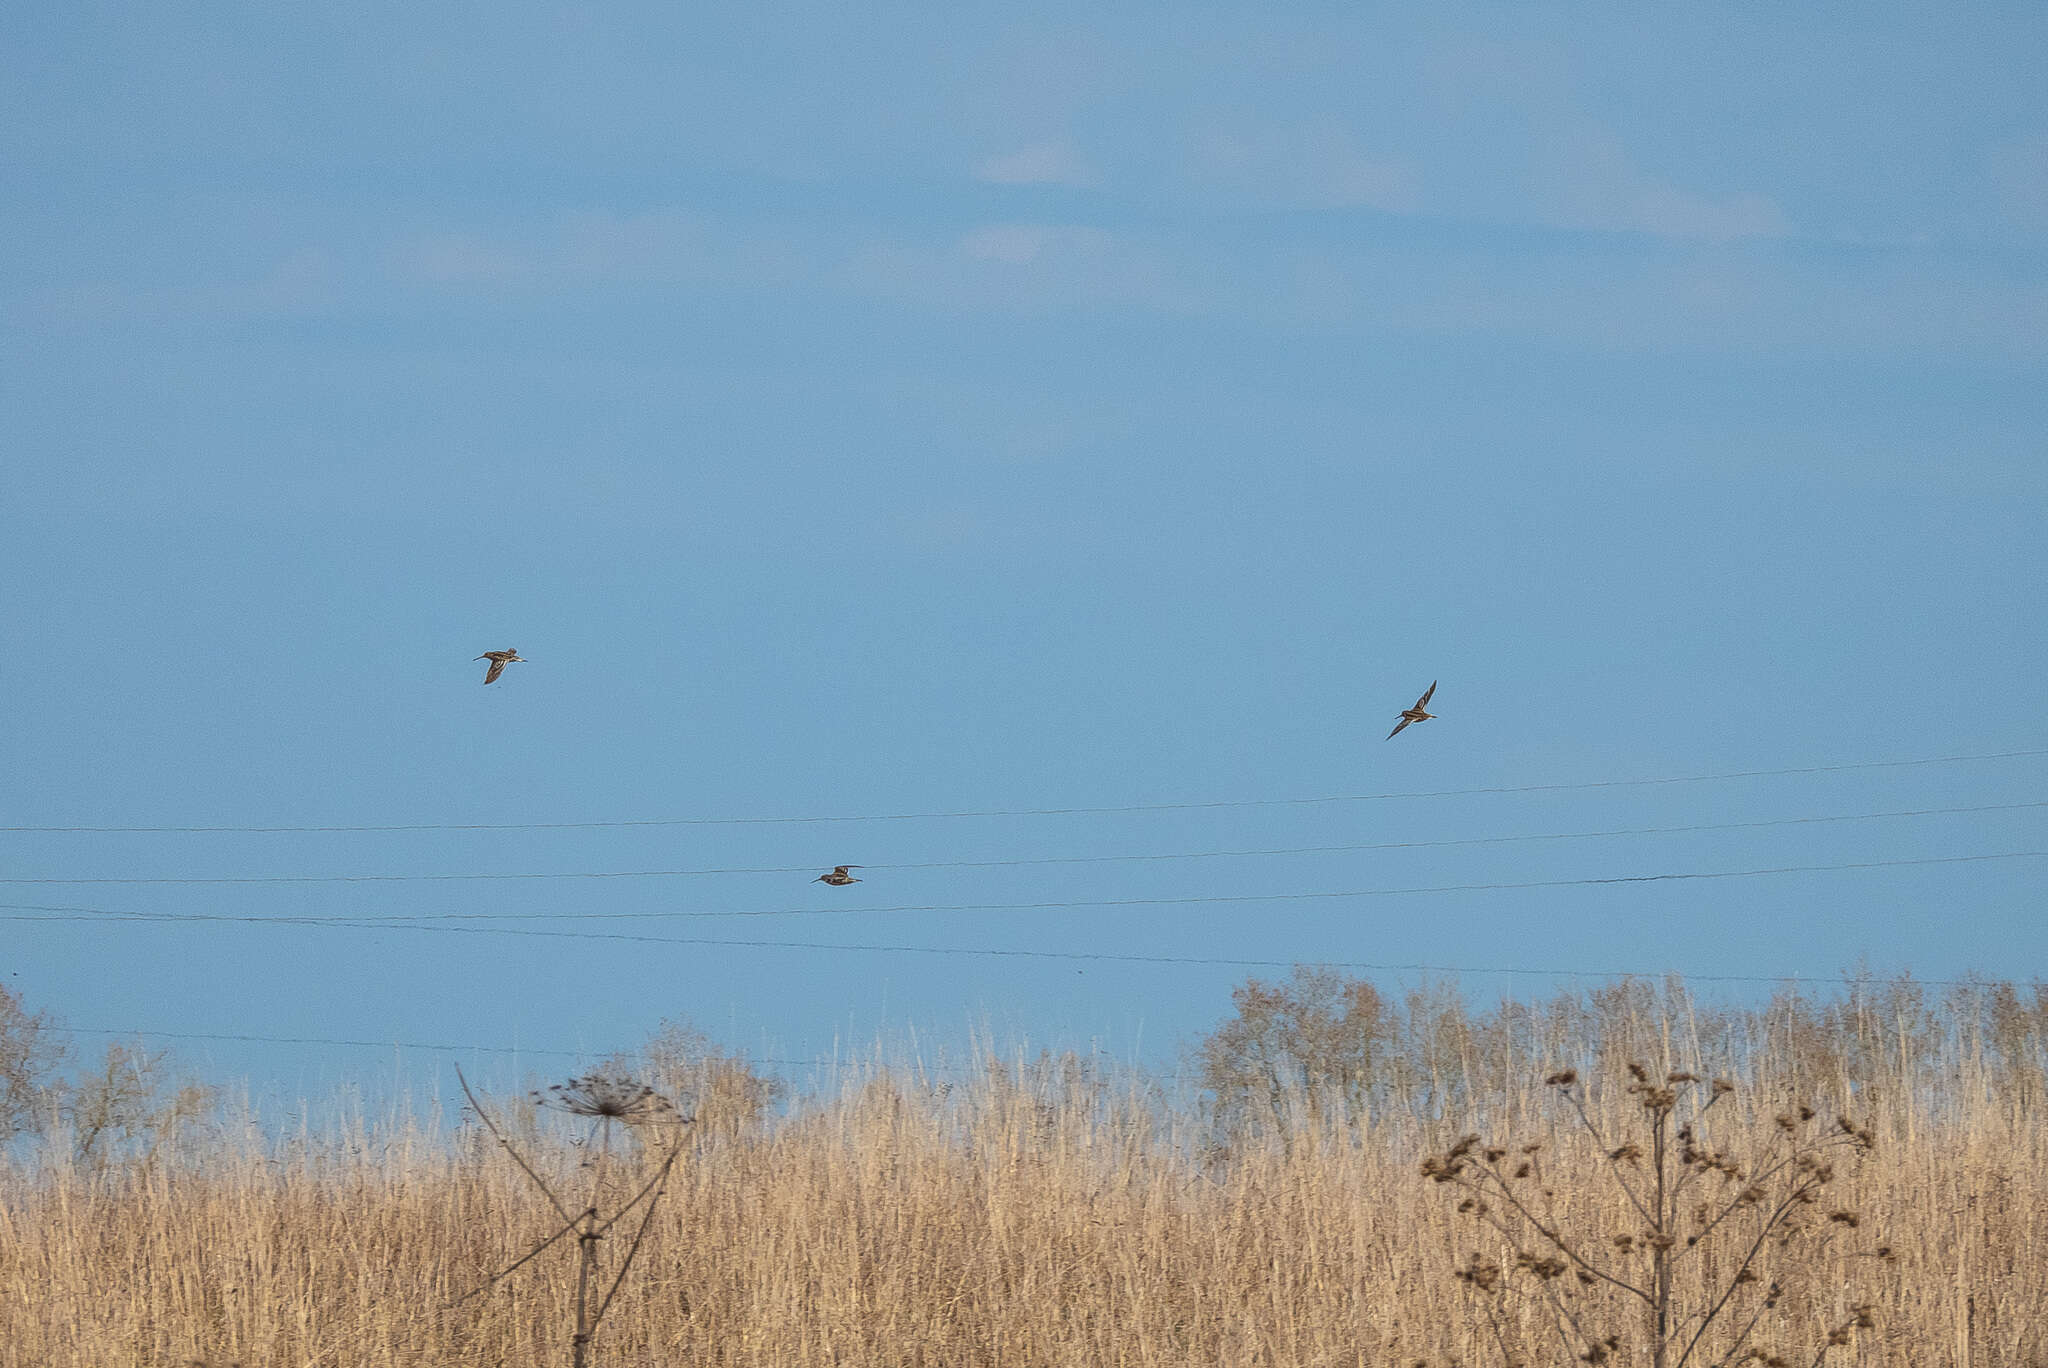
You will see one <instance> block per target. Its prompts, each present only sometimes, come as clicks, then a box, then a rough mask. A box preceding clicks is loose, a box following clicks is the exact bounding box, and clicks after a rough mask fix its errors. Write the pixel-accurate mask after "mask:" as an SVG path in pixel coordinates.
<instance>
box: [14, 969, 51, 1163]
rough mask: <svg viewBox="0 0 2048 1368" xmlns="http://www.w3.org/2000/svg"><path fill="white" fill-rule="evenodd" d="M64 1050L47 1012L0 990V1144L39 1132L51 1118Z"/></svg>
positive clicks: (17, 996)
mask: <svg viewBox="0 0 2048 1368" xmlns="http://www.w3.org/2000/svg"><path fill="white" fill-rule="evenodd" d="M63 1059H64V1046H63V1042H62V1041H61V1040H60V1039H59V1037H58V1035H57V1031H56V1028H55V1026H54V1025H53V1024H52V1023H51V1021H50V1016H49V1013H47V1012H30V1011H29V1010H28V1008H27V1006H25V1005H24V1004H23V1002H22V1000H21V997H20V995H19V994H17V993H15V992H14V991H13V990H11V989H9V988H6V987H4V986H0V1141H6V1140H9V1139H12V1138H13V1137H14V1136H17V1135H20V1134H21V1133H22V1132H24V1131H27V1130H32V1129H35V1128H36V1127H37V1126H38V1125H39V1124H40V1123H41V1120H42V1118H44V1117H46V1116H47V1115H49V1114H50V1109H51V1103H52V1101H53V1100H54V1098H55V1093H56V1083H55V1081H54V1075H55V1073H56V1070H57V1066H58V1065H59V1064H61V1063H62V1062H63Z"/></svg>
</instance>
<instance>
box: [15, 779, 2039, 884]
mask: <svg viewBox="0 0 2048 1368" xmlns="http://www.w3.org/2000/svg"><path fill="white" fill-rule="evenodd" d="M2044 807H2048V800H2044V801H2033V802H2025V803H1988V804H1981V805H1978V806H1974V807H1944V808H1912V809H1906V810H1901V811H1894V812H1853V813H1846V814H1843V815H1841V816H1830V817H1775V818H1768V819H1765V820H1762V821H1753V822H1698V823H1693V824H1691V825H1687V826H1662V827H1622V828H1618V829H1614V830H1609V831H1554V832H1539V833H1533V834H1529V835H1522V836H1474V837H1461V838H1455V839H1446V840H1434V841H1381V842H1375V843H1372V844H1364V845H1330V846H1288V847H1283V848H1278V849H1265V850H1191V851H1177V852H1171V853H1166V854H1145V855H1053V856H1037V857H1031V858H1022V859H1006V860H925V861H918V862H914V863H904V864H871V865H867V866H866V868H867V869H870V870H882V869H898V870H900V869H1014V868H1019V867H1023V866H1029V865H1083V864H1120V863H1133V862H1156V861H1169V860H1216V859H1236V858H1243V857H1254V856H1270V855H1336V854H1351V853H1360V852H1366V851H1376V850H1430V849H1437V848H1442V847H1451V846H1486V845H1513V844H1518V843H1524V842H1531V841H1592V840H1603V839H1609V838H1614V837H1622V836H1672V835H1681V834H1685V833H1692V832H1705V831H1753V830H1757V829H1760V828H1764V827H1781V826H1815V825H1825V824H1829V823H1838V822H1868V821H1876V820H1880V819H1890V818H1900V817H1941V816H1953V815H1957V814H1962V813H1980V812H2018V811H2024V810H2027V809H2033V808H2044ZM816 868H817V866H816V865H753V866H740V867H733V868H724V869H606V870H567V871H560V872H537V873H528V872H518V873H510V874H506V873H477V874H260V875H206V876H199V877H191V878H185V877H166V876H159V875H148V876H136V877H128V878H121V877H100V878H0V884H44V885H51V884H58V885H78V884H122V885H127V884H217V885H233V884H330V883H463V882H503V881H518V880H529V879H675V878H690V877H697V876H703V875H717V874H806V873H809V872H810V871H812V870H813V869H816Z"/></svg>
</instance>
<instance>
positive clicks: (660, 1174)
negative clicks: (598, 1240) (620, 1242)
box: [597, 1137, 683, 1235]
mask: <svg viewBox="0 0 2048 1368" xmlns="http://www.w3.org/2000/svg"><path fill="white" fill-rule="evenodd" d="M682 1144H683V1142H682V1140H681V1138H680V1137H679V1138H678V1139H677V1140H676V1143H675V1146H674V1147H673V1148H672V1149H670V1150H669V1157H668V1158H666V1159H664V1160H663V1161H662V1164H661V1168H660V1169H659V1170H658V1171H657V1172H656V1173H655V1175H654V1176H653V1177H652V1178H649V1179H648V1180H647V1183H646V1185H645V1186H644V1187H642V1188H641V1189H640V1191H639V1192H638V1193H636V1194H635V1195H634V1197H633V1200H632V1201H630V1202H628V1203H626V1204H625V1205H624V1206H622V1207H620V1208H619V1209H618V1210H617V1211H614V1212H613V1213H612V1215H611V1219H610V1220H608V1221H606V1222H605V1223H604V1224H603V1225H601V1226H599V1227H598V1228H597V1233H598V1234H600V1235H602V1234H604V1233H605V1232H606V1231H608V1230H610V1229H611V1228H612V1227H613V1226H615V1225H617V1224H618V1223H619V1221H620V1220H621V1219H622V1218H623V1217H624V1216H625V1215H626V1214H627V1213H628V1212H630V1211H631V1210H632V1209H633V1208H634V1207H636V1206H639V1205H640V1199H641V1198H643V1197H645V1196H646V1195H647V1194H648V1193H650V1192H652V1191H653V1190H654V1185H655V1184H656V1183H659V1182H661V1181H662V1180H663V1179H664V1178H666V1177H668V1170H669V1165H671V1164H673V1163H675V1161H676V1155H678V1154H679V1153H681V1151H682Z"/></svg>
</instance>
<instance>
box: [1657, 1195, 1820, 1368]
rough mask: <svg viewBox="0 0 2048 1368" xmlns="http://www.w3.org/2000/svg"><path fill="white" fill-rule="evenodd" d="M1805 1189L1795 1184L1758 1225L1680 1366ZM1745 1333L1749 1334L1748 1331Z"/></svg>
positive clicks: (1680, 1357) (1694, 1335) (1679, 1363)
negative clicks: (1754, 1235)
mask: <svg viewBox="0 0 2048 1368" xmlns="http://www.w3.org/2000/svg"><path fill="white" fill-rule="evenodd" d="M1804 1191H1806V1188H1805V1187H1804V1186H1797V1185H1795V1186H1794V1187H1793V1188H1792V1190H1791V1191H1790V1192H1788V1193H1786V1194H1785V1198H1784V1200H1783V1201H1781V1202H1779V1203H1778V1205H1777V1206H1776V1208H1774V1209H1773V1210H1772V1211H1771V1213H1770V1214H1769V1215H1768V1216H1766V1217H1765V1218H1764V1221H1763V1224H1762V1225H1760V1226H1758V1227H1757V1232H1756V1238H1755V1239H1754V1240H1752V1241H1750V1245H1749V1249H1748V1250H1747V1251H1746V1252H1745V1253H1744V1254H1743V1256H1742V1262H1741V1263H1739V1264H1737V1265H1736V1266H1735V1272H1734V1274H1732V1275H1730V1277H1729V1279H1728V1286H1726V1287H1725V1288H1723V1289H1722V1290H1721V1295H1720V1296H1719V1297H1717V1298H1716V1299H1715V1301H1714V1304H1713V1306H1712V1307H1711V1308H1710V1309H1709V1310H1708V1311H1707V1314H1706V1315H1705V1316H1703V1317H1701V1318H1700V1328H1699V1329H1697V1330H1695V1331H1693V1332H1692V1338H1691V1339H1690V1340H1687V1341H1686V1345H1685V1352H1684V1353H1682V1354H1680V1355H1679V1356H1678V1368H1685V1362H1686V1360H1687V1359H1689V1358H1691V1357H1692V1351H1693V1350H1694V1349H1695V1348H1696V1347H1698V1345H1699V1342H1700V1336H1702V1335H1704V1334H1706V1333H1707V1327H1708V1326H1710V1325H1712V1324H1713V1323H1714V1317H1716V1316H1718V1315H1720V1314H1721V1308H1722V1307H1724V1306H1726V1305H1727V1304H1728V1299H1729V1298H1730V1297H1732V1296H1734V1295H1735V1289H1736V1288H1738V1287H1740V1286H1741V1285H1742V1284H1741V1283H1740V1282H1738V1281H1736V1279H1737V1278H1739V1277H1740V1276H1741V1274H1742V1271H1743V1270H1744V1269H1746V1268H1748V1267H1749V1266H1750V1264H1752V1263H1754V1262H1755V1261H1756V1256H1757V1255H1758V1254H1759V1253H1761V1252H1762V1250H1763V1247H1764V1244H1765V1242H1766V1241H1768V1240H1769V1239H1770V1238H1771V1232H1772V1231H1773V1230H1776V1229H1777V1228H1778V1225H1779V1224H1780V1223H1781V1222H1782V1221H1783V1220H1784V1219H1785V1215H1786V1213H1787V1212H1789V1211H1791V1210H1792V1208H1793V1207H1794V1206H1796V1205H1797V1204H1798V1202H1799V1194H1800V1193H1802V1192H1804ZM1744 1333H1745V1334H1747V1332H1746V1331H1745V1332H1744Z"/></svg>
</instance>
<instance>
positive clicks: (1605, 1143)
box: [1422, 1062, 1890, 1368]
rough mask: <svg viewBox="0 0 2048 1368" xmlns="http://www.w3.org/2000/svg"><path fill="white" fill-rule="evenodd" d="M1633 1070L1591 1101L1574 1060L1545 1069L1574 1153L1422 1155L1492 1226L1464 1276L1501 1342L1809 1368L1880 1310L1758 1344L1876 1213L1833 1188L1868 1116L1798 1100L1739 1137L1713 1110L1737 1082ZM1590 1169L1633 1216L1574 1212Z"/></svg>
mask: <svg viewBox="0 0 2048 1368" xmlns="http://www.w3.org/2000/svg"><path fill="white" fill-rule="evenodd" d="M1625 1068H1626V1073H1627V1081H1626V1082H1625V1083H1622V1084H1621V1085H1620V1088H1621V1092H1622V1095H1623V1097H1624V1098H1625V1099H1626V1101H1625V1102H1624V1103H1623V1104H1622V1105H1620V1106H1610V1107H1608V1108H1607V1109H1606V1111H1605V1113H1604V1114H1603V1115H1601V1116H1597V1117H1596V1115H1595V1113H1594V1111H1593V1110H1592V1109H1591V1108H1589V1106H1588V1100H1587V1088H1586V1085H1585V1083H1584V1082H1583V1081H1582V1080H1581V1078H1580V1076H1579V1073H1578V1071H1577V1070H1576V1069H1563V1070H1559V1071H1557V1072H1555V1073H1552V1074H1551V1075H1549V1076H1548V1077H1547V1078H1546V1079H1545V1080H1544V1082H1545V1084H1546V1085H1547V1086H1548V1087H1549V1088H1550V1089H1551V1090H1552V1091H1553V1093H1554V1094H1555V1095H1556V1097H1557V1098H1558V1099H1559V1101H1560V1102H1561V1104H1562V1105H1564V1106H1565V1107H1566V1108H1568V1109H1569V1114H1570V1117H1571V1118H1572V1120H1574V1121H1575V1122H1576V1131H1577V1138H1578V1140H1579V1141H1580V1143H1579V1145H1578V1146H1577V1147H1576V1149H1575V1150H1573V1151H1564V1150H1561V1149H1560V1148H1559V1147H1552V1146H1549V1145H1547V1144H1546V1143H1545V1142H1544V1141H1542V1140H1535V1141H1528V1142H1524V1143H1515V1144H1494V1143H1488V1142H1485V1141H1482V1140H1481V1138H1480V1137H1479V1136H1478V1135H1477V1134H1476V1133H1474V1134H1467V1135H1464V1136H1462V1137H1460V1138H1459V1139H1458V1140H1457V1141H1456V1142H1455V1143H1453V1144H1452V1145H1450V1146H1449V1147H1448V1148H1446V1149H1444V1150H1442V1151H1440V1152H1438V1153H1435V1154H1432V1155H1430V1156H1429V1157H1427V1158H1426V1159H1424V1160H1423V1162H1422V1173H1423V1176H1424V1177H1426V1178H1428V1179H1429V1180H1430V1181H1431V1182H1432V1183H1434V1184H1437V1185H1439V1186H1441V1187H1443V1188H1444V1189H1446V1190H1447V1191H1448V1193H1449V1194H1450V1195H1451V1196H1452V1197H1453V1198H1455V1206H1456V1210H1457V1212H1458V1213H1459V1214H1460V1215H1461V1216H1463V1217H1466V1218H1467V1219H1468V1220H1470V1221H1471V1222H1472V1223H1474V1224H1476V1225H1477V1226H1478V1227H1480V1229H1481V1230H1483V1231H1485V1232H1488V1233H1489V1235H1490V1236H1491V1237H1492V1238H1491V1239H1490V1240H1488V1241H1487V1244H1488V1246H1489V1247H1488V1248H1486V1249H1477V1250H1473V1251H1471V1252H1470V1253H1469V1254H1468V1256H1467V1258H1466V1261H1465V1263H1464V1265H1463V1266H1462V1267H1460V1268H1458V1269H1457V1271H1456V1272H1455V1274H1454V1276H1455V1277H1456V1278H1457V1279H1458V1280H1459V1281H1460V1282H1462V1283H1464V1284H1465V1285H1466V1286H1467V1287H1468V1288H1470V1289H1471V1290H1472V1291H1473V1292H1474V1293H1475V1294H1476V1295H1477V1296H1478V1297H1479V1298H1480V1300H1481V1303H1482V1306H1483V1308H1484V1310H1485V1313H1486V1317H1487V1321H1488V1324H1489V1325H1490V1327H1491V1330H1492V1334H1493V1339H1494V1342H1495V1347H1496V1348H1497V1350H1498V1352H1499V1354H1500V1356H1501V1358H1502V1359H1503V1360H1504V1361H1506V1362H1509V1363H1522V1362H1536V1361H1541V1359H1542V1355H1541V1354H1540V1352H1539V1351H1538V1350H1537V1349H1536V1348H1535V1345H1534V1344H1532V1343H1531V1341H1532V1340H1533V1341H1538V1342H1541V1341H1544V1340H1548V1341H1551V1342H1554V1343H1555V1344H1556V1345H1558V1346H1559V1347H1560V1348H1561V1349H1563V1350H1564V1351H1565V1352H1566V1353H1567V1354H1568V1355H1569V1356H1570V1357H1571V1358H1573V1359H1576V1360H1578V1361H1581V1362H1584V1363H1591V1364H1614V1365H1619V1364H1622V1363H1626V1362H1636V1361H1642V1360H1643V1358H1644V1356H1647V1361H1648V1362H1649V1363H1650V1364H1651V1365H1653V1368H1685V1365H1687V1364H1694V1363H1697V1364H1700V1365H1702V1366H1703V1368H1704V1366H1705V1365H1712V1368H1735V1366H1736V1365H1740V1364H1747V1363H1750V1362H1757V1363H1762V1364H1764V1365H1766V1368H1780V1366H1781V1365H1788V1364H1791V1363H1793V1362H1795V1361H1798V1362H1803V1363H1806V1364H1808V1365H1809V1368H1814V1366H1817V1365H1819V1364H1820V1363H1821V1362H1822V1361H1823V1360H1824V1359H1825V1358H1826V1357H1827V1355H1828V1352H1829V1350H1830V1349H1833V1348H1836V1347H1840V1346H1842V1345H1845V1344H1847V1343H1849V1342H1850V1339H1851V1337H1852V1336H1853V1334H1854V1332H1855V1331H1857V1330H1859V1329H1868V1328H1870V1327H1871V1326H1873V1325H1874V1323H1875V1321H1874V1314H1875V1308H1874V1306H1872V1305H1871V1304H1868V1303H1856V1304H1852V1305H1849V1306H1848V1307H1847V1308H1846V1310H1843V1311H1841V1312H1839V1313H1838V1314H1837V1315H1836V1317H1835V1319H1834V1321H1833V1323H1831V1324H1829V1325H1828V1326H1826V1327H1825V1330H1824V1333H1823V1334H1822V1336H1821V1338H1820V1342H1819V1343H1818V1344H1817V1345H1812V1346H1809V1348H1810V1349H1811V1356H1810V1358H1809V1357H1806V1356H1805V1354H1804V1353H1803V1352H1802V1353H1801V1354H1800V1355H1798V1356H1797V1358H1796V1360H1795V1357H1794V1356H1792V1355H1791V1353H1790V1351H1787V1350H1782V1349H1765V1348H1761V1347H1759V1344H1758V1341H1759V1339H1760V1338H1762V1337H1763V1336H1764V1335H1767V1334H1778V1335H1781V1336H1783V1335H1789V1334H1790V1333H1791V1331H1792V1330H1793V1329H1794V1328H1795V1322H1794V1321H1793V1319H1792V1318H1791V1317H1789V1316H1783V1315H1780V1316H1777V1317H1774V1316H1773V1313H1774V1312H1777V1311H1778V1310H1779V1307H1780V1303H1781V1301H1782V1299H1783V1298H1784V1297H1785V1295H1786V1292H1787V1290H1788V1288H1789V1286H1790V1285H1791V1284H1792V1282H1793V1281H1795V1280H1797V1279H1801V1278H1803V1277H1806V1276H1807V1275H1808V1274H1809V1273H1810V1272H1811V1271H1812V1269H1814V1268H1815V1267H1817V1266H1819V1263H1820V1260H1821V1257H1822V1254H1823V1252H1824V1251H1825V1249H1826V1246H1828V1245H1829V1244H1830V1243H1831V1242H1833V1241H1834V1240H1835V1239H1837V1238H1838V1237H1845V1236H1847V1235H1848V1234H1849V1232H1853V1231H1858V1230H1859V1229H1860V1228H1861V1227H1862V1226H1863V1225H1864V1220H1863V1217H1862V1216H1861V1215H1860V1214H1859V1213H1858V1212H1856V1211H1855V1210H1853V1209H1851V1208H1848V1207H1845V1206H1840V1205H1834V1204H1831V1203H1829V1202H1827V1201H1825V1200H1824V1198H1825V1197H1826V1195H1827V1192H1828V1189H1829V1187H1830V1186H1831V1185H1832V1184H1833V1183H1834V1182H1835V1179H1836V1176H1837V1165H1838V1163H1840V1162H1843V1161H1844V1160H1850V1161H1853V1160H1854V1159H1857V1158H1860V1157H1861V1156H1863V1155H1865V1154H1868V1153H1870V1152H1871V1151H1873V1150H1874V1149H1875V1148H1876V1144H1877V1142H1876V1138H1875V1136H1874V1135H1873V1134H1872V1133H1871V1131H1870V1130H1868V1129H1867V1128H1864V1127H1861V1126H1859V1125H1857V1124H1856V1123H1855V1122H1853V1121H1851V1120H1850V1119H1849V1118H1847V1117H1836V1118H1835V1119H1834V1120H1833V1121H1832V1122H1824V1121H1823V1120H1822V1119H1821V1117H1820V1115H1819V1114H1818V1113H1817V1112H1816V1111H1815V1110H1814V1109H1813V1108H1812V1107H1809V1106H1803V1105H1793V1106H1787V1107H1785V1108H1783V1109H1781V1110H1779V1111H1777V1112H1776V1113H1775V1114H1774V1115H1772V1116H1771V1117H1770V1119H1769V1122H1768V1124H1766V1125H1763V1126H1761V1127H1760V1128H1759V1127H1756V1126H1751V1127H1749V1128H1748V1129H1749V1130H1751V1131H1752V1132H1758V1131H1759V1130H1760V1133H1752V1134H1749V1135H1747V1136H1746V1137H1739V1138H1738V1137H1737V1136H1735V1135H1734V1134H1732V1133H1731V1132H1732V1131H1734V1130H1735V1129H1737V1128H1736V1127H1732V1126H1720V1127H1717V1126H1716V1125H1715V1124H1714V1122H1715V1121H1716V1120H1718V1119H1720V1118H1717V1117H1716V1116H1715V1115H1714V1113H1715V1112H1716V1109H1717V1108H1718V1107H1720V1105H1721V1104H1722V1102H1723V1101H1724V1100H1725V1099H1727V1098H1729V1097H1730V1096H1732V1095H1733V1094H1734V1093H1735V1091H1736V1088H1735V1085H1734V1084H1733V1083H1731V1082H1729V1081H1727V1080H1726V1079H1719V1078H1716V1079H1706V1078H1702V1077H1700V1076H1699V1075H1697V1074H1694V1073H1691V1072H1688V1071H1685V1070H1666V1071H1662V1072H1653V1071H1652V1070H1650V1069H1649V1068H1647V1067H1645V1066H1644V1065H1643V1064H1641V1063H1640V1062H1630V1063H1629V1064H1627V1065H1626V1066H1625ZM1573 1170H1576V1171H1573ZM1588 1184H1604V1185H1607V1186H1610V1187H1611V1188H1613V1189H1614V1190H1615V1191H1617V1192H1618V1193H1619V1194H1620V1195H1621V1196H1622V1197H1624V1198H1625V1199H1626V1206H1625V1210H1626V1211H1627V1212H1628V1213H1629V1214H1628V1216H1627V1217H1625V1218H1624V1219H1623V1220H1622V1221H1620V1222H1619V1223H1616V1224H1614V1225H1613V1226H1612V1228H1608V1229H1589V1228H1586V1226H1585V1225H1584V1224H1582V1223H1580V1222H1578V1221H1575V1219H1574V1212H1573V1210H1572V1209H1571V1207H1570V1206H1569V1204H1568V1203H1566V1202H1564V1201H1561V1200H1560V1198H1559V1190H1560V1189H1561V1188H1575V1189H1583V1188H1584V1187H1586V1186H1587V1185H1588ZM1610 1209H1611V1208H1610ZM1863 1238H1865V1240H1866V1241H1867V1242H1868V1243H1869V1244H1870V1246H1871V1253H1872V1254H1873V1256H1874V1257H1882V1258H1888V1257H1889V1253H1890V1251H1889V1250H1888V1249H1887V1248H1885V1247H1884V1246H1881V1245H1878V1244H1877V1243H1876V1242H1875V1240H1874V1239H1871V1238H1870V1236H1869V1232H1867V1231H1866V1232H1863Z"/></svg>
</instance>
